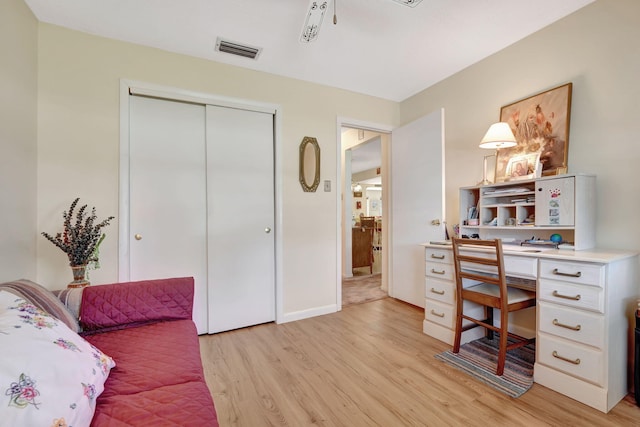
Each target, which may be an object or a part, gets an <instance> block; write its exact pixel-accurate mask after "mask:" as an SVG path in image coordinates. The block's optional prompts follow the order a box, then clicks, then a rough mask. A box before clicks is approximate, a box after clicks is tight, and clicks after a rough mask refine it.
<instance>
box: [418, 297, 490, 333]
mask: <svg viewBox="0 0 640 427" xmlns="http://www.w3.org/2000/svg"><path fill="white" fill-rule="evenodd" d="M464 313H465V314H466V315H468V316H471V317H475V318H476V319H481V318H483V317H484V316H483V315H484V308H483V307H482V306H480V305H478V304H475V303H472V302H469V301H465V302H464ZM424 318H425V319H427V320H430V321H432V322H433V323H437V324H439V325H442V326H444V327H446V328H449V329H455V321H456V306H455V304H454V305H449V304H443V303H441V302H439V301H434V300H432V299H428V298H427V299H425V303H424ZM469 324H471V322H470V321H468V320H463V321H462V325H463V326H466V325H469Z"/></svg>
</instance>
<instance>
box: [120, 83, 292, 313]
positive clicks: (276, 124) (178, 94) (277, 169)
mask: <svg viewBox="0 0 640 427" xmlns="http://www.w3.org/2000/svg"><path fill="white" fill-rule="evenodd" d="M131 93H137V94H141V95H148V96H153V97H156V98H164V99H168V100H178V101H184V102H193V103H198V104H212V105H219V106H223V107H229V108H239V109H243V110H250V111H260V112H268V113H272V114H273V117H274V118H273V139H274V143H273V161H274V165H273V166H274V177H273V179H274V210H275V211H274V220H275V223H274V225H275V230H274V240H275V248H274V250H275V260H274V263H275V265H274V271H275V277H274V283H275V293H276V295H275V303H276V307H275V312H276V323H282V322H283V321H284V313H283V307H284V304H283V295H282V288H283V286H282V277H283V276H282V272H283V267H282V253H283V250H282V206H283V201H282V194H283V184H282V174H283V168H282V151H283V150H282V107H281V106H280V105H278V104H270V103H263V102H258V101H251V100H245V99H237V98H230V97H224V96H219V95H213V94H209V93H203V92H197V91H190V90H186V89H181V88H176V87H170V86H163V85H157V84H153V83H148V82H141V81H136V80H129V79H120V160H119V180H120V183H119V195H118V197H119V206H120V207H119V215H120V216H119V218H118V222H119V230H118V280H119V281H120V282H126V281H129V277H130V265H129V256H130V248H129V235H130V231H131V230H130V220H129V208H130V206H129V196H130V194H129V184H130V183H129V117H130V116H129V96H130V94H131Z"/></svg>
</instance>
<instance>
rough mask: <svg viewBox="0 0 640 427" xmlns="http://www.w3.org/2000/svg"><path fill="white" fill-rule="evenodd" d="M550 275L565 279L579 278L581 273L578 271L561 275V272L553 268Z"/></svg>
mask: <svg viewBox="0 0 640 427" xmlns="http://www.w3.org/2000/svg"><path fill="white" fill-rule="evenodd" d="M552 273H553V274H555V275H557V276H566V277H580V276H582V272H581V271H578V272H577V273H563V272H562V271H558V269H557V268H554V269H553V271H552Z"/></svg>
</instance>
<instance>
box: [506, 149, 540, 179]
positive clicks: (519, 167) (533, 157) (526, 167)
mask: <svg viewBox="0 0 640 427" xmlns="http://www.w3.org/2000/svg"><path fill="white" fill-rule="evenodd" d="M505 172H506V173H505V181H516V180H520V179H534V178H540V176H541V175H542V165H541V164H540V153H531V154H525V155H522V156H514V157H511V158H510V159H509V163H507V168H506V170H505Z"/></svg>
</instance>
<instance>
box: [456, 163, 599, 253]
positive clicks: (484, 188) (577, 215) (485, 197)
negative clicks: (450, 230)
mask: <svg viewBox="0 0 640 427" xmlns="http://www.w3.org/2000/svg"><path fill="white" fill-rule="evenodd" d="M595 182H596V179H595V176H594V175H558V176H550V177H544V178H537V179H530V180H522V181H508V182H501V183H496V184H491V185H477V186H472V187H462V188H461V189H460V235H462V236H474V235H477V236H478V237H480V238H483V239H495V238H501V239H502V240H503V243H509V242H514V243H518V242H521V241H525V240H531V239H532V238H535V239H540V240H545V241H548V240H549V239H550V237H551V235H552V234H560V235H561V236H562V241H563V242H564V243H565V244H567V245H571V246H573V248H574V249H577V250H580V249H588V248H592V247H594V246H595V209H596V204H595V203H596V202H595V190H596V188H595Z"/></svg>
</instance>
